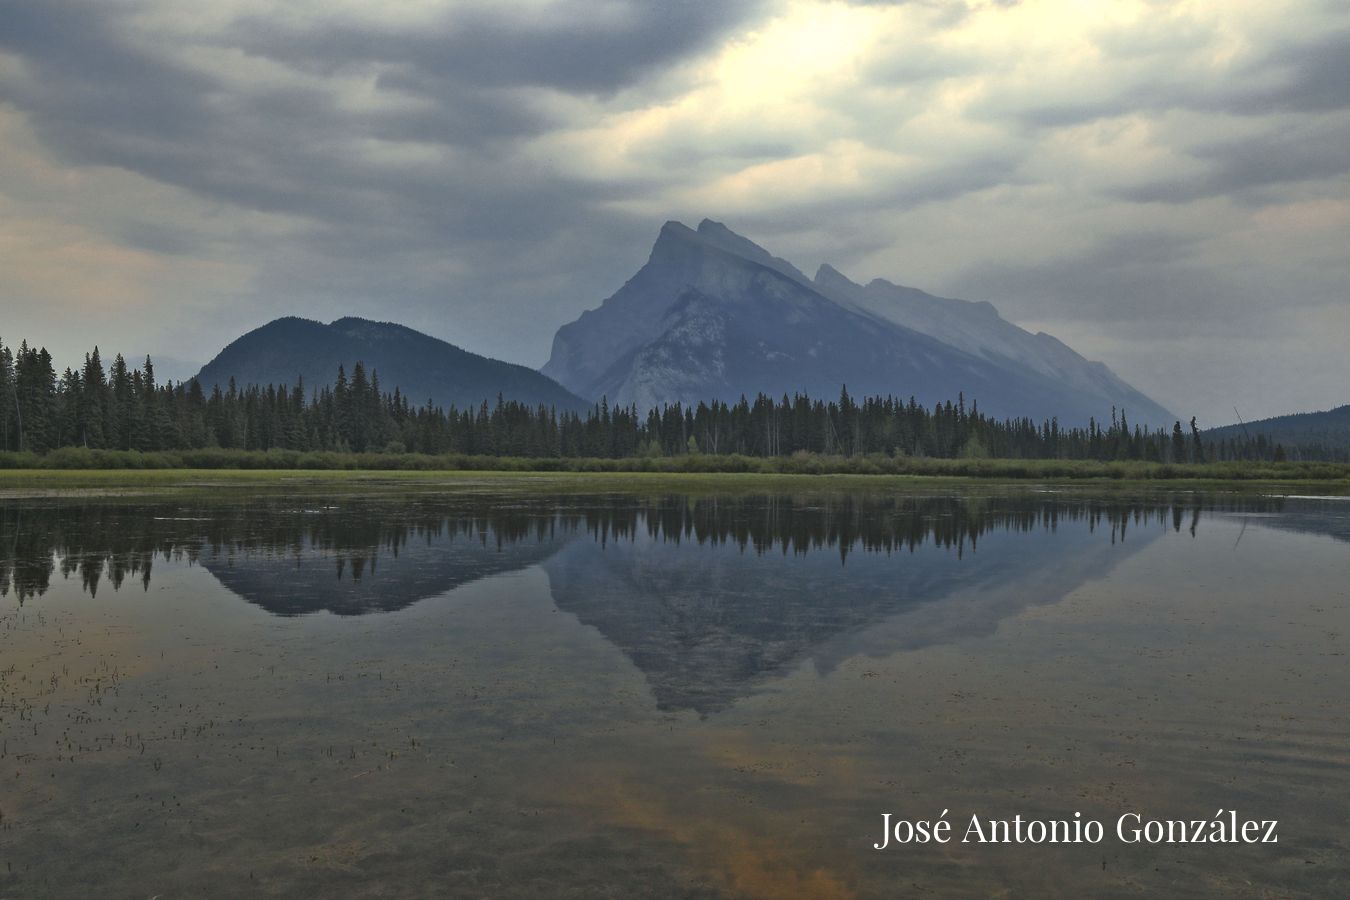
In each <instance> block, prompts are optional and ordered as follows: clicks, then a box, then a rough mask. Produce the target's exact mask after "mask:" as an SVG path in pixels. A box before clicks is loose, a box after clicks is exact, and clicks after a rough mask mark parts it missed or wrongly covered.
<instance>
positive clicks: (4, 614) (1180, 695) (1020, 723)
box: [0, 490, 1350, 897]
mask: <svg viewBox="0 0 1350 900" xmlns="http://www.w3.org/2000/svg"><path fill="white" fill-rule="evenodd" d="M1348 643H1350V501H1346V500H1344V499H1318V498H1296V497H1260V496H1238V495H1224V494H1213V495H1199V494H1189V493H1156V494H1140V495H1135V496H1126V495H1109V496H1100V497H1093V496H1090V495H1085V494H1083V493H1081V492H1074V493H1058V492H1053V491H1017V492H1004V493H999V492H993V493H980V494H962V493H957V492H935V493H929V494H915V493H895V494H889V493H882V494H847V493H821V494H809V493H804V494H797V495H791V496H702V495H700V496H697V497H691V496H668V495H653V496H619V495H608V496H593V497H586V496H559V497H547V496H541V495H537V494H491V493H464V492H460V493H436V492H432V491H430V490H425V491H420V492H419V491H408V492H406V493H405V492H398V493H388V492H386V493H364V494H363V493H353V494H349V495H346V494H344V495H339V496H333V495H314V494H295V495H288V494H280V493H267V494H249V493H244V492H237V493H230V494H228V495H225V496H223V497H222V498H220V499H214V500H202V499H197V498H195V497H194V498H178V499H156V500H147V499H145V498H141V499H130V498H81V499H31V500H30V499H0V739H2V740H3V748H0V754H2V755H0V897H25V896H88V895H90V894H91V893H92V892H93V891H94V889H95V888H99V889H101V890H100V894H101V895H103V896H127V897H149V896H154V895H162V896H201V895H210V896H248V895H264V896H265V895H277V896H295V895H301V894H304V895H312V896H363V895H369V896H403V895H411V896H429V895H436V894H452V895H466V894H467V895H484V896H501V895H520V896H560V895H576V896H613V897H632V896H643V895H657V896H710V897H711V896H726V895H733V896H879V895H895V894H908V893H922V892H927V893H932V894H937V895H944V894H951V895H964V894H971V893H983V894H988V893H1000V892H1003V893H1010V894H1014V895H1038V894H1044V893H1047V892H1055V893H1076V894H1082V893H1098V894H1118V895H1138V894H1144V893H1148V894H1160V895H1170V896H1185V895H1202V894H1207V893H1215V894H1225V895H1234V894H1236V895H1254V896H1260V895H1278V896H1291V895H1292V896H1345V895H1346V894H1347V893H1350V812H1348V811H1347V803H1348V802H1350V801H1348V800H1347V797H1350V708H1348V707H1347V696H1348V694H1350V660H1347V657H1346V655H1345V654H1346V649H1347V644H1348ZM944 809H945V810H949V819H950V820H951V821H953V823H954V826H955V828H956V831H957V832H958V834H959V833H960V832H961V831H963V830H964V828H965V825H966V822H967V821H968V820H969V818H970V816H971V815H972V814H977V815H979V816H981V817H982V818H985V819H989V818H1010V817H1012V816H1013V815H1015V814H1021V815H1022V816H1024V817H1032V818H1056V819H1062V818H1071V817H1072V816H1073V813H1074V812H1075V811H1079V812H1082V814H1083V815H1084V817H1087V818H1093V819H1098V820H1101V821H1103V822H1104V823H1106V824H1107V831H1108V835H1107V838H1106V840H1104V841H1103V842H1102V843H1101V844H1095V845H1094V844H1060V845H1046V844H1042V845H1036V846H1028V845H1022V846H1006V845H988V844H985V845H980V844H962V843H958V842H953V843H951V844H947V845H942V846H938V845H931V844H930V845H927V846H909V847H902V848H896V847H895V846H892V847H891V848H890V849H887V850H884V851H876V850H873V849H872V844H873V842H876V841H877V840H879V838H880V834H881V824H880V823H881V814H882V813H883V812H890V813H893V814H895V815H897V816H901V817H907V818H933V817H936V816H938V815H939V814H940V813H941V812H942V811H943V810H944ZM1218 809H1225V810H1228V809H1236V810H1238V812H1239V813H1240V814H1241V815H1242V817H1244V818H1256V819H1278V820H1279V823H1280V824H1279V836H1280V842H1279V843H1278V844H1275V845H1270V844H1257V845H1252V846H1242V845H1239V846H1234V845H1207V844H1200V845H1177V844H1172V845H1153V846H1150V845H1142V846H1140V845H1127V844H1122V843H1120V842H1119V841H1117V840H1116V839H1115V836H1114V822H1115V820H1116V819H1117V817H1119V816H1120V815H1121V814H1122V813H1125V812H1131V811H1135V812H1139V813H1141V814H1142V815H1143V816H1144V817H1145V818H1149V817H1153V818H1164V819H1166V818H1184V819H1194V818H1204V817H1212V816H1213V815H1214V813H1215V811H1216V810H1218Z"/></svg>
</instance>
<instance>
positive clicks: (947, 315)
mask: <svg viewBox="0 0 1350 900" xmlns="http://www.w3.org/2000/svg"><path fill="white" fill-rule="evenodd" d="M543 372H544V374H546V375H549V376H550V377H552V378H554V379H556V380H557V381H559V382H560V383H562V384H563V385H564V386H566V387H568V388H569V389H571V390H572V391H574V392H575V393H578V394H580V395H582V396H584V397H590V398H598V397H600V396H606V397H608V398H609V400H610V402H611V403H619V404H623V405H627V404H630V403H635V404H637V405H638V406H639V407H640V408H644V409H645V408H650V407H656V406H660V405H661V404H664V403H671V402H675V401H680V402H685V403H688V402H697V401H699V400H707V399H711V398H718V399H723V400H727V401H735V400H737V399H739V397H740V396H741V395H742V394H745V395H747V396H754V395H755V394H756V393H759V392H764V393H767V394H771V395H774V396H779V395H782V394H784V393H787V394H792V393H793V392H798V391H800V392H806V393H809V394H811V395H813V396H820V397H831V396H835V395H837V394H838V392H839V390H840V388H841V386H843V385H847V386H848V389H849V391H850V392H852V393H853V394H855V395H862V394H893V395H896V396H899V397H902V398H908V397H909V396H911V395H913V396H914V397H916V398H917V399H919V400H920V402H923V403H926V404H932V403H936V402H941V401H946V400H954V399H955V398H956V397H957V395H958V394H962V393H964V394H965V397H966V399H967V401H968V402H969V401H972V400H974V401H978V404H979V406H980V408H981V409H983V410H984V411H986V412H990V413H994V414H996V415H1000V416H1005V415H1006V416H1023V415H1025V416H1032V417H1035V418H1047V417H1050V416H1058V417H1059V418H1060V420H1061V421H1062V422H1065V423H1072V424H1076V423H1080V422H1081V423H1086V421H1087V419H1088V417H1089V416H1097V417H1098V418H1099V419H1101V418H1104V417H1106V416H1108V415H1109V414H1110V409H1111V407H1112V406H1113V405H1114V406H1116V407H1118V408H1124V409H1126V410H1127V411H1128V413H1129V414H1130V418H1131V420H1132V421H1136V422H1149V423H1158V424H1162V423H1164V422H1170V421H1171V417H1170V415H1169V414H1168V412H1167V411H1166V410H1165V409H1163V408H1162V407H1161V406H1159V405H1158V404H1156V403H1154V402H1153V401H1151V400H1149V399H1148V398H1147V397H1145V396H1143V395H1142V394H1140V393H1139V392H1138V391H1136V390H1134V389H1133V388H1131V387H1130V386H1129V385H1128V384H1126V383H1125V382H1124V381H1122V380H1121V379H1119V378H1118V377H1116V376H1115V375H1114V374H1113V373H1111V371H1110V370H1109V369H1107V368H1106V367H1105V366H1103V365H1102V364H1100V363H1093V362H1089V361H1088V360H1085V359H1083V358H1082V357H1081V356H1079V355H1078V354H1076V353H1074V352H1073V351H1072V350H1071V349H1069V348H1068V347H1066V346H1065V345H1064V344H1062V343H1060V342H1059V341H1057V340H1055V339H1054V338H1053V337H1050V336H1049V335H1045V334H1035V335H1033V334H1031V333H1029V332H1026V331H1024V330H1022V329H1020V328H1018V327H1017V326H1015V325H1013V324H1012V323H1010V322H1007V321H1005V320H1004V319H1002V318H1001V317H1000V316H999V314H998V311H997V310H996V309H994V307H993V306H991V305H990V304H988V303H970V302H967V301H963V300H950V299H946V298H940V297H934V296H932V295H929V294H926V293H924V292H923V291H919V290H915V289H913V288H905V287H900V286H897V285H893V284H890V283H889V282H885V281H874V282H872V283H871V284H868V285H866V286H863V285H858V284H855V283H853V282H852V281H850V280H849V279H847V278H846V277H844V276H843V275H842V274H840V273H839V272H838V271H836V270H835V269H833V268H831V267H829V266H823V267H822V268H821V270H820V271H819V272H818V273H817V275H816V277H815V278H814V279H812V278H808V277H807V276H806V275H805V274H803V273H802V272H801V271H800V270H798V269H797V268H796V267H794V266H793V265H792V264H791V263H789V262H787V261H786V260H783V259H780V258H778V257H775V256H773V255H772V254H771V253H769V252H768V251H767V250H765V249H763V248H762V247H759V246H758V245H756V244H754V243H752V242H751V241H749V240H747V239H746V238H744V237H741V236H740V235H737V234H735V233H734V232H732V231H730V230H729V229H727V228H726V227H725V226H724V225H721V224H720V223H717V222H711V221H708V220H704V221H703V222H702V223H701V224H700V225H699V227H698V230H697V231H695V230H693V229H690V228H688V227H686V226H684V225H681V224H680V223H678V222H667V223H666V224H665V226H664V227H663V228H662V229H661V233H660V235H659V236H658V238H657V241H656V244H655V246H654V247H653V248H652V253H651V256H650V258H649V259H648V261H647V263H646V265H644V266H643V267H642V269H641V270H639V271H638V273H637V274H636V275H634V276H633V278H632V279H630V280H629V281H628V283H627V284H625V285H624V286H623V287H622V288H620V289H619V291H618V292H617V293H615V294H614V296H612V297H610V298H609V299H608V300H606V301H605V302H604V303H603V304H601V306H600V307H599V308H598V309H594V310H590V311H588V312H585V313H583V314H582V315H581V317H580V318H579V319H577V320H576V321H575V322H572V323H570V324H568V325H564V326H563V327H562V328H561V329H559V331H558V334H557V336H556V337H555V338H554V343H553V353H552V356H551V358H550V359H549V362H548V364H547V365H545V366H544V369H543Z"/></svg>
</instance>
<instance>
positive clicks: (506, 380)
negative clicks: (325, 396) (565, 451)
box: [197, 316, 590, 411]
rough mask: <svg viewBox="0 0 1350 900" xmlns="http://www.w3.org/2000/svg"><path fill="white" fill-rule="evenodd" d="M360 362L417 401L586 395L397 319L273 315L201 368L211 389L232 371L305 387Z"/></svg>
mask: <svg viewBox="0 0 1350 900" xmlns="http://www.w3.org/2000/svg"><path fill="white" fill-rule="evenodd" d="M357 362H360V363H362V364H363V365H364V367H365V370H366V372H367V373H368V374H369V373H375V374H378V375H379V387H380V389H381V390H382V391H386V392H389V393H393V391H394V389H395V388H397V389H398V390H399V393H400V394H402V395H404V396H406V397H408V398H409V399H410V400H411V401H412V402H413V403H418V404H421V403H426V402H427V401H428V400H430V401H431V402H432V403H433V404H435V405H437V406H443V407H449V406H457V407H459V408H461V409H464V408H469V407H476V406H478V405H479V404H480V403H482V402H483V401H484V400H486V401H488V402H490V403H495V402H496V400H497V396H498V395H499V394H500V395H502V396H503V397H505V398H506V399H507V400H517V401H519V402H521V403H525V404H528V405H531V406H534V405H538V404H543V405H545V406H553V407H557V408H558V409H567V410H577V411H579V410H583V409H586V408H588V407H589V405H590V404H589V403H587V402H586V401H584V400H582V399H581V398H580V397H577V396H576V395H575V394H573V393H571V392H570V391H568V390H567V389H566V388H564V387H563V386H562V385H560V384H558V383H557V382H556V381H554V380H553V379H551V378H549V377H547V376H545V375H541V374H539V373H538V372H536V371H534V370H533V369H530V368H527V367H526V366H518V365H514V364H512V363H507V362H502V361H501V360H497V359H491V358H489V357H486V356H479V355H478V354H477V353H470V352H469V351H467V350H462V349H460V348H459V347H456V346H454V345H453V344H448V343H446V342H445V341H442V340H439V339H437V338H434V337H431V336H430V335H427V334H423V333H421V332H420V331H414V330H413V329H411V328H407V327H404V326H402V325H396V324H394V323H392V322H372V321H370V320H368V319H358V318H345V319H338V320H337V321H335V322H331V323H329V324H327V325H325V324H323V323H322V322H314V321H311V320H309V319H299V318H295V317H290V316H288V317H286V318H282V319H276V320H274V321H271V322H268V323H267V324H266V325H264V326H262V327H261V328H256V329H254V330H253V331H250V332H249V333H248V334H245V335H244V336H243V337H240V338H238V339H237V340H235V341H233V342H231V343H230V344H229V346H227V347H226V348H225V349H224V350H222V351H220V354H219V355H218V356H216V358H215V359H213V360H211V361H210V362H209V363H207V364H206V365H205V366H204V367H203V368H202V370H201V372H199V373H198V374H197V381H198V382H200V383H201V386H202V390H203V391H204V392H205V393H207V394H209V393H211V389H212V388H214V387H216V386H219V387H220V388H221V389H224V388H226V387H227V386H228V385H229V383H230V379H232V378H233V379H234V381H235V384H236V385H238V386H239V387H241V388H242V387H246V386H248V385H260V386H262V387H266V386H267V385H269V384H271V385H283V384H284V385H295V384H298V383H300V382H301V381H303V383H304V385H305V391H306V393H309V392H311V391H313V390H315V389H318V388H321V387H332V386H333V385H334V384H335V382H336V377H337V371H338V367H339V366H342V367H344V368H345V371H346V374H347V375H348V376H350V375H351V373H352V369H353V367H354V365H355V364H356V363H357Z"/></svg>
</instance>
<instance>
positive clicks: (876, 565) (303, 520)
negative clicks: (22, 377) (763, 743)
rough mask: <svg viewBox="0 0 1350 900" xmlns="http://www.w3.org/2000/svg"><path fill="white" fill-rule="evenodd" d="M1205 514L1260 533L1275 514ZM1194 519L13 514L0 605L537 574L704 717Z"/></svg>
mask: <svg viewBox="0 0 1350 900" xmlns="http://www.w3.org/2000/svg"><path fill="white" fill-rule="evenodd" d="M1203 510H1204V512H1203V514H1209V513H1211V512H1214V513H1219V514H1257V515H1259V517H1260V521H1261V522H1262V524H1275V525H1279V524H1280V522H1281V520H1282V517H1285V512H1284V510H1285V501H1283V500H1281V499H1278V498H1261V497H1251V498H1238V497H1229V498H1226V499H1223V500H1221V501H1214V500H1213V499H1210V500H1207V501H1206V502H1205V504H1204V506H1203ZM1201 518H1202V505H1201V503H1200V502H1199V501H1198V499H1197V498H1196V497H1195V496H1194V495H1176V496H1173V497H1162V498H1157V497H1154V498H1152V499H1150V500H1149V501H1131V500H1127V499H1122V500H1118V501H1117V500H1109V499H1107V500H1104V499H1100V498H1097V499H1075V498H1072V497H1071V496H1062V495H1056V494H1040V495H1027V494H1021V495H1013V496H990V497H970V496H965V497H954V496H913V495H893V496H887V495H856V494H852V495H849V494H841V495H835V494H822V495H809V494H807V495H793V496H778V495H775V496H719V497H686V496H678V495H671V496H660V497H630V496H622V497H621V496H600V497H575V498H572V497H569V498H556V497H512V498H500V497H499V498H478V497H436V496H412V497H381V496H376V497H360V498H343V499H341V500H338V501H329V502H327V503H321V502H317V501H306V500H299V501H298V500H297V499H296V498H295V497H289V498H268V497H261V498H258V497H255V498H251V499H248V500H245V501H241V502H236V503H223V504H222V503H193V504H187V503H183V502H181V501H180V502H175V503H159V504H155V503H144V502H109V501H107V500H106V499H104V500H100V501H98V502H94V503H81V502H76V501H57V502H47V501H27V502H23V503H10V504H8V505H6V506H5V507H4V508H3V509H0V547H2V548H4V549H3V554H2V555H0V594H2V595H5V596H8V595H10V594H12V595H14V596H15V597H16V598H17V599H18V602H19V603H20V604H22V603H25V602H31V601H32V600H33V599H34V598H38V597H41V596H42V594H43V593H44V592H45V591H46V590H47V589H48V588H49V586H50V583H51V581H52V579H53V578H54V577H55V576H56V575H57V574H59V575H60V576H61V577H63V578H78V579H79V581H80V582H81V583H82V584H83V586H84V589H85V590H86V591H87V592H88V593H89V594H90V595H94V596H96V595H97V594H98V591H99V589H100V586H101V585H102V584H104V583H105V582H106V583H108V584H109V585H111V587H112V588H113V589H114V590H115V591H116V590H119V589H121V588H122V587H124V586H126V585H127V584H128V582H131V583H139V584H140V585H142V586H143V587H145V588H148V587H149V585H150V583H151V580H152V577H153V572H154V569H155V566H156V565H157V564H164V565H171V566H178V565H200V566H201V567H203V568H204V569H206V570H207V571H208V572H210V573H211V575H212V576H214V577H215V579H216V580H217V581H218V582H219V583H220V584H221V585H222V586H224V587H225V588H226V589H227V590H228V591H230V592H231V593H232V594H235V595H237V596H239V597H241V598H243V599H245V600H247V601H248V602H250V603H252V604H255V605H257V606H258V607H260V608H262V609H264V610H267V611H268V612H270V613H273V614H275V615H279V616H300V615H306V614H311V613H317V612H321V611H327V612H329V613H333V614H336V615H341V616H355V615H364V614H369V613H377V612H392V611H396V610H400V609H403V608H406V607H408V606H410V605H412V604H414V603H417V602H418V601H420V600H423V599H426V598H429V597H434V596H438V595H441V594H444V593H446V592H447V591H450V590H452V589H454V588H456V587H459V586H461V585H465V584H468V583H471V582H474V581H477V580H479V579H482V578H486V577H489V576H492V575H497V574H501V573H507V572H513V571H517V570H520V569H524V568H526V567H529V566H533V565H541V564H542V567H543V570H544V571H545V572H546V573H547V576H548V583H549V586H550V590H551V594H552V598H553V601H554V603H555V604H556V605H557V607H558V608H559V609H560V610H563V611H565V612H568V613H571V614H573V615H574V616H576V617H577V619H578V620H580V621H581V622H582V623H584V624H587V625H590V626H592V627H594V628H595V629H596V630H597V631H599V632H600V633H601V634H602V635H603V636H604V637H605V638H606V639H607V640H608V641H609V642H611V643H612V644H614V645H615V646H617V647H618V648H620V649H621V650H622V651H623V653H624V654H625V655H626V656H628V657H629V659H631V660H632V661H633V663H634V664H635V665H636V666H637V667H638V668H639V669H640V670H641V671H642V672H643V674H644V675H645V677H646V679H647V681H648V683H649V684H650V686H651V688H652V691H653V694H654V695H655V698H656V701H657V704H658V706H659V707H661V708H663V709H671V710H678V709H692V710H696V711H698V712H700V713H705V714H706V713H710V712H713V711H716V710H719V709H723V708H725V707H727V706H728V705H730V704H731V703H732V702H734V701H735V700H736V699H737V698H738V697H741V696H744V695H745V694H747V693H749V692H750V691H751V690H753V688H754V686H755V685H756V684H757V683H759V682H760V681H762V680H763V679H764V677H765V676H766V675H770V674H774V673H781V672H783V671H785V670H787V669H788V668H790V667H791V666H793V665H796V664H799V663H800V662H801V661H803V660H806V659H811V660H812V661H813V662H814V664H815V666H816V667H817V668H818V669H819V670H821V671H828V670H830V669H831V668H832V666H833V665H834V664H835V662H836V661H837V660H839V659H843V658H847V657H849V656H851V655H855V654H857V653H860V652H861V653H876V654H882V653H886V652H891V651H893V650H895V649H901V648H918V647H923V646H928V645H931V644H937V643H943V642H947V641H951V640H954V639H956V638H958V637H961V636H964V635H970V634H984V633H989V632H992V631H993V630H994V629H995V628H996V627H997V625H998V623H999V622H1000V621H1001V620H1003V619H1004V618H1006V617H1007V616H1010V615H1012V614H1014V613H1016V612H1018V611H1019V610H1022V609H1025V608H1027V607H1028V606H1032V605H1036V604H1042V603H1049V602H1054V601H1056V600H1058V599H1060V598H1062V597H1063V596H1065V595H1066V594H1068V593H1069V592H1070V591H1072V590H1074V589H1075V588H1077V587H1078V586H1080V585H1081V584H1083V583H1084V582H1085V581H1088V580H1089V579H1091V578H1093V577H1097V576H1099V575H1101V574H1103V573H1105V572H1106V571H1108V570H1109V569H1110V568H1111V567H1113V566H1115V565H1116V564H1118V563H1119V562H1120V561H1121V560H1123V559H1124V558H1126V556H1127V555H1129V554H1131V553H1133V552H1134V551H1135V550H1136V549H1139V548H1141V547H1143V546H1144V545H1145V544H1146V543H1147V542H1149V541H1151V540H1152V539H1154V538H1155V537H1157V536H1158V535H1159V534H1161V533H1162V532H1163V531H1165V530H1172V531H1181V530H1183V529H1188V530H1191V531H1194V529H1195V528H1197V527H1198V525H1199V523H1200V520H1201ZM1291 521H1292V522H1294V523H1295V525H1294V527H1299V528H1306V527H1307V523H1306V521H1305V520H1303V519H1299V518H1297V517H1294V518H1293V519H1292V520H1291ZM958 598H959V600H960V602H938V601H941V600H953V601H955V600H956V599H958ZM881 623H886V627H885V628H882V629H878V628H877V626H878V625H880V624H881Z"/></svg>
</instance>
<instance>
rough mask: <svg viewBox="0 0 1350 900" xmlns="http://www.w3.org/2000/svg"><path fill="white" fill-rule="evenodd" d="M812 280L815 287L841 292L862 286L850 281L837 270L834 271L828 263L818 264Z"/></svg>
mask: <svg viewBox="0 0 1350 900" xmlns="http://www.w3.org/2000/svg"><path fill="white" fill-rule="evenodd" d="M814 280H815V283H816V284H817V285H819V286H820V287H822V288H825V289H827V290H828V289H830V288H838V289H841V290H842V289H857V288H860V287H862V285H860V284H857V283H856V282H854V281H852V280H851V279H850V278H849V277H848V276H847V275H845V274H844V273H843V272H840V271H839V270H838V269H836V268H835V267H834V266H832V265H830V264H829V263H821V264H820V268H819V269H816V277H815V279H814Z"/></svg>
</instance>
